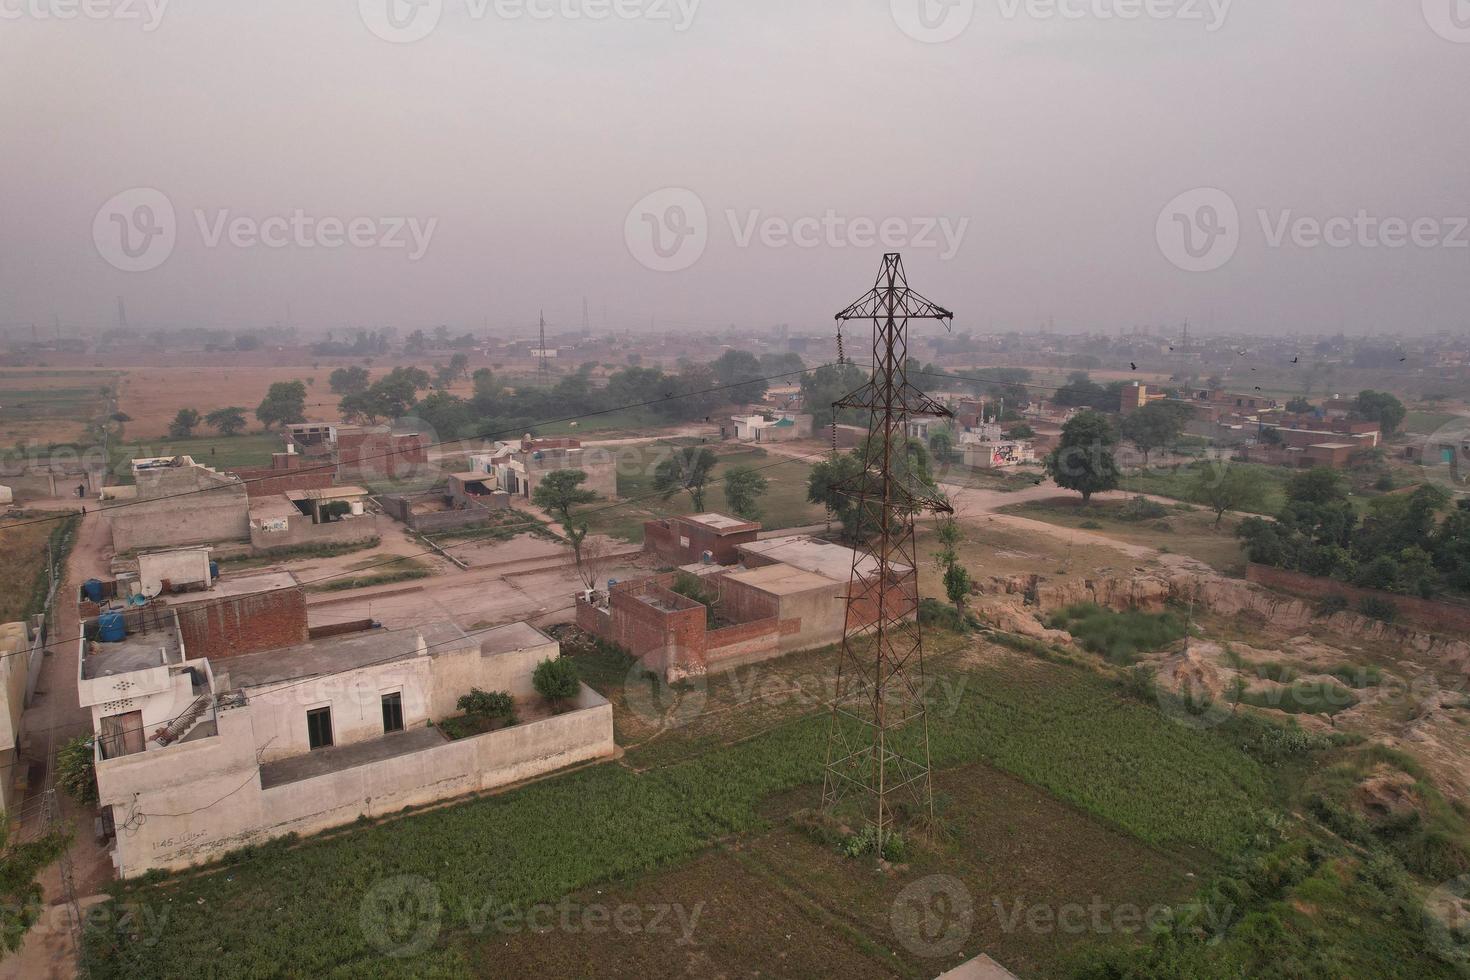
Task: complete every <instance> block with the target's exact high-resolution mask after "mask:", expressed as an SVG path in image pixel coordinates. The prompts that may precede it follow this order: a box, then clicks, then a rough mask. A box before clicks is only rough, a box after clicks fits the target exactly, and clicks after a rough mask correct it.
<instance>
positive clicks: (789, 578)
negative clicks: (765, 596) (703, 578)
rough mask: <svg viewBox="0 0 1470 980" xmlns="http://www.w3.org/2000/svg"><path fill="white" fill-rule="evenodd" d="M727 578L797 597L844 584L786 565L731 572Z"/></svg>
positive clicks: (775, 592) (771, 592) (767, 590)
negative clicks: (804, 593) (803, 593)
mask: <svg viewBox="0 0 1470 980" xmlns="http://www.w3.org/2000/svg"><path fill="white" fill-rule="evenodd" d="M727 577H728V578H729V579H730V580H731V581H732V582H740V583H742V584H745V585H749V586H751V587H753V588H757V589H760V590H761V591H762V592H769V593H770V594H772V595H797V594H799V593H802V592H813V591H816V590H818V589H830V588H832V586H833V585H841V584H842V583H841V582H834V581H833V580H832V579H831V578H828V577H827V576H826V575H818V574H817V573H816V572H808V571H804V570H803V569H800V568H796V567H794V566H792V565H785V564H776V565H766V566H765V567H763V568H752V569H749V570H748V571H744V572H731V573H730V574H729V576H727Z"/></svg>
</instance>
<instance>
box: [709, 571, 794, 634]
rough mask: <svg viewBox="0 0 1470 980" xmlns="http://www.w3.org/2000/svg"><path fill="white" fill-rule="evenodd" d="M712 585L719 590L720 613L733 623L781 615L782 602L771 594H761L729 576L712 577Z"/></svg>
mask: <svg viewBox="0 0 1470 980" xmlns="http://www.w3.org/2000/svg"><path fill="white" fill-rule="evenodd" d="M711 579H712V581H710V583H709V584H710V585H712V586H714V587H716V588H717V589H719V594H720V611H721V612H723V613H724V614H725V618H726V619H728V620H730V621H731V622H732V623H750V622H754V621H756V620H758V619H769V618H770V617H772V616H775V615H777V614H779V613H780V611H781V609H780V605H781V604H780V602H779V601H778V600H777V599H776V597H775V596H773V595H771V594H770V593H769V592H761V591H759V590H757V589H756V588H754V587H753V586H750V585H747V584H746V583H744V582H739V581H736V580H735V579H732V578H730V576H729V575H714V576H711Z"/></svg>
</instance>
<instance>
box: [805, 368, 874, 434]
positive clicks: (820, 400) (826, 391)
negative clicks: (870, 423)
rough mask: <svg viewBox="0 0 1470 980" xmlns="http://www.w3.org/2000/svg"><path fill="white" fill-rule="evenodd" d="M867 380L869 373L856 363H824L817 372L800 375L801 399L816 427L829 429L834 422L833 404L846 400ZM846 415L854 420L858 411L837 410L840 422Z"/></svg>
mask: <svg viewBox="0 0 1470 980" xmlns="http://www.w3.org/2000/svg"><path fill="white" fill-rule="evenodd" d="M867 381H868V372H866V371H864V370H863V369H862V368H860V367H858V366H857V365H856V364H852V363H847V364H823V365H822V366H821V367H819V368H817V369H816V370H815V371H810V372H808V373H806V374H804V375H802V376H801V396H802V401H803V402H804V403H805V406H806V411H807V413H808V414H810V415H811V416H812V418H813V420H814V421H815V424H816V426H817V428H822V427H824V426H829V425H831V424H832V420H833V412H834V410H833V408H832V403H833V402H836V401H839V400H841V399H842V398H845V397H846V396H847V395H849V394H851V393H852V392H854V391H856V390H857V389H859V388H861V387H862V386H863V385H864V384H866V383H867ZM844 416H845V417H846V418H848V419H851V420H855V419H856V418H857V413H856V410H855V409H837V410H836V417H837V421H838V422H841V421H842V420H843V418H844Z"/></svg>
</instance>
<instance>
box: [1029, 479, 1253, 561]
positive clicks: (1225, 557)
mask: <svg viewBox="0 0 1470 980" xmlns="http://www.w3.org/2000/svg"><path fill="white" fill-rule="evenodd" d="M1184 506H1186V507H1187V506H1188V505H1184ZM1164 509H1165V510H1166V511H1167V512H1166V513H1163V514H1160V515H1159V516H1157V517H1154V518H1151V519H1146V520H1136V519H1132V518H1130V517H1129V513H1130V511H1129V503H1128V502H1127V501H1120V500H1100V501H1094V502H1093V503H1092V504H1090V505H1089V506H1087V507H1084V506H1082V501H1081V499H1080V498H1078V497H1056V498H1054V499H1051V500H1033V501H1028V502H1026V503H1021V504H1016V505H1014V506H1011V507H1005V508H1002V510H1001V513H1003V514H1014V515H1016V516H1019V517H1026V518H1030V519H1032V520H1038V521H1045V522H1046V523H1048V524H1055V525H1057V526H1058V527H1065V528H1073V529H1076V530H1079V531H1090V532H1092V533H1095V534H1101V535H1104V536H1106V537H1109V538H1113V539H1116V540H1118V541H1122V542H1126V543H1128V544H1137V545H1143V546H1147V547H1152V548H1157V549H1159V550H1161V551H1168V552H1171V553H1174V554H1179V555H1186V556H1188V557H1190V558H1196V559H1198V560H1200V561H1202V562H1204V563H1205V564H1207V565H1209V566H1210V567H1211V568H1213V569H1215V570H1216V571H1217V572H1222V573H1224V574H1226V575H1235V576H1240V575H1244V573H1245V564H1246V562H1245V556H1244V554H1243V552H1242V551H1241V547H1240V542H1239V540H1237V539H1236V537H1235V528H1236V526H1237V525H1238V524H1239V520H1238V519H1237V518H1235V517H1232V516H1229V515H1227V516H1226V518H1225V520H1224V521H1222V522H1221V524H1220V526H1219V527H1216V526H1215V515H1214V513H1213V512H1211V511H1207V510H1203V509H1201V508H1190V509H1187V510H1186V509H1180V508H1179V507H1165V508H1164Z"/></svg>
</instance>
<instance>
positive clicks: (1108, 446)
mask: <svg viewBox="0 0 1470 980" xmlns="http://www.w3.org/2000/svg"><path fill="white" fill-rule="evenodd" d="M1117 446H1118V434H1117V432H1115V431H1114V429H1113V424H1112V423H1111V422H1110V421H1108V419H1107V417H1106V416H1104V415H1100V414H1098V413H1097V412H1082V413H1080V414H1078V415H1076V416H1074V417H1073V418H1072V420H1071V421H1069V422H1068V423H1067V424H1066V425H1064V426H1062V439H1061V442H1060V443H1059V444H1058V445H1057V448H1056V449H1054V450H1052V452H1051V455H1050V456H1048V457H1047V458H1046V472H1047V475H1049V476H1050V477H1051V478H1052V479H1053V480H1055V481H1056V484H1057V486H1059V487H1062V488H1064V489H1066V490H1073V491H1076V492H1077V493H1080V494H1082V505H1083V506H1084V507H1085V506H1087V505H1088V504H1089V503H1091V502H1092V495H1093V494H1095V493H1105V492H1107V491H1108V490H1114V489H1116V488H1117V486H1118V480H1119V476H1120V474H1119V473H1118V461H1117V459H1116V457H1115V455H1114V454H1115V453H1116V452H1117Z"/></svg>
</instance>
